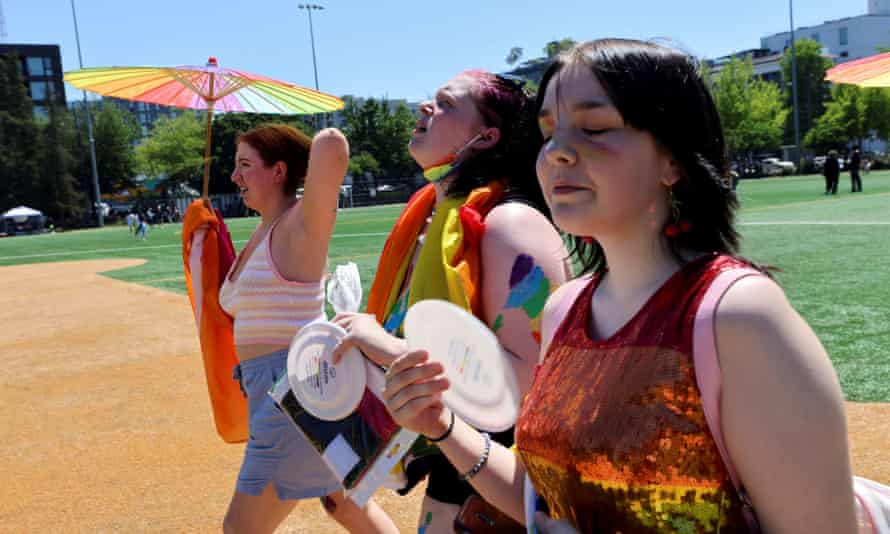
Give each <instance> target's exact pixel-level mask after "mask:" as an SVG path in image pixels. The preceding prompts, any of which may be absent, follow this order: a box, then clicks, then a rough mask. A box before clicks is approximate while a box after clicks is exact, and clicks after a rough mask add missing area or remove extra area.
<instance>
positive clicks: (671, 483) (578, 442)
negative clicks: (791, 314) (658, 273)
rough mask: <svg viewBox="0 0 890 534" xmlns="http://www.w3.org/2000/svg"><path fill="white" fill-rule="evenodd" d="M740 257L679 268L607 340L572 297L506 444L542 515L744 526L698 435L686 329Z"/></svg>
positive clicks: (679, 527) (675, 526) (681, 527)
mask: <svg viewBox="0 0 890 534" xmlns="http://www.w3.org/2000/svg"><path fill="white" fill-rule="evenodd" d="M744 265H745V264H743V263H742V262H740V261H738V260H736V259H734V258H731V257H728V256H715V255H710V256H706V257H703V258H699V259H697V260H695V261H692V262H690V263H688V264H687V265H685V266H684V267H683V268H682V269H680V270H679V271H678V272H676V273H675V274H674V275H673V276H672V277H671V278H669V279H668V280H667V281H666V282H665V283H664V284H663V285H662V286H661V287H660V288H659V289H658V290H657V291H656V292H655V293H654V294H653V295H652V296H651V297H650V299H649V300H648V301H647V302H646V304H645V305H644V306H643V307H642V308H641V309H640V310H639V311H638V312H637V314H636V315H635V316H634V317H633V318H631V319H630V320H629V321H628V322H627V323H626V324H625V325H624V326H622V327H621V328H620V329H619V330H618V331H617V332H616V333H615V334H613V335H612V336H611V337H609V338H608V339H603V340H595V339H592V337H591V336H590V334H589V333H588V326H587V325H589V324H591V321H590V319H591V313H592V311H591V307H590V302H591V297H592V296H593V294H594V292H595V291H596V289H597V286H598V284H599V282H600V280H601V276H596V277H594V278H593V280H591V282H590V284H589V285H588V286H587V287H586V288H585V289H584V290H583V291H582V292H581V294H580V295H579V297H578V299H577V300H576V302H575V303H574V304H573V305H572V308H571V310H570V311H569V313H568V314H567V315H566V319H565V320H564V321H563V323H562V324H561V325H560V326H559V328H558V329H557V331H556V333H555V335H554V338H553V341H552V343H551V344H550V347H549V349H548V352H547V356H546V359H545V360H544V362H543V363H542V364H541V365H540V366H539V368H538V370H537V371H536V376H535V380H534V383H533V385H532V389H531V392H530V393H529V395H528V397H527V398H526V399H525V402H524V403H523V406H522V410H521V413H520V416H519V420H518V422H517V424H516V444H517V448H518V451H519V454H520V456H521V458H522V461H523V463H524V464H525V466H526V468H527V470H528V474H529V477H530V478H531V481H532V483H533V485H534V487H535V489H536V490H537V491H538V493H539V494H540V495H541V497H542V498H543V499H544V500H545V501H546V503H547V505H548V506H549V509H550V514H551V516H553V517H555V518H560V519H564V520H567V521H569V522H570V523H572V524H573V525H575V527H576V528H578V529H579V530H580V531H581V532H610V533H611V532H621V533H625V534H627V533H636V532H671V533H673V532H676V533H699V532H721V533H730V532H747V527H746V526H745V521H744V519H743V517H742V514H741V505H740V501H739V499H738V496H737V494H736V493H735V491H734V489H733V486H732V481H731V480H730V478H729V474H728V473H727V471H726V468H725V466H724V464H723V461H722V460H721V459H720V453H719V451H718V449H717V446H716V444H715V443H714V439H713V437H712V435H711V433H710V431H709V430H708V425H707V422H706V420H705V416H704V412H703V410H702V404H701V398H700V394H699V389H698V386H697V384H696V380H695V370H694V368H693V358H692V334H693V332H692V329H693V324H694V320H695V314H696V311H697V310H698V306H699V304H700V302H701V299H702V297H703V296H704V293H705V291H706V290H707V288H708V287H709V285H710V283H711V282H712V281H713V279H714V278H715V277H716V275H717V274H719V273H720V272H721V271H723V270H725V269H732V268H738V267H742V266H744Z"/></svg>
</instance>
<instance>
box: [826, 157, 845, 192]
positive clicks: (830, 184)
mask: <svg viewBox="0 0 890 534" xmlns="http://www.w3.org/2000/svg"><path fill="white" fill-rule="evenodd" d="M822 174H824V175H825V194H826V195H828V194H831V195H836V194H837V182H838V179H839V178H840V174H841V166H840V163H838V161H837V151H836V150H830V151H829V152H828V157H827V158H825V168H824V169H823V170H822Z"/></svg>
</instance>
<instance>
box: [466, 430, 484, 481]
mask: <svg viewBox="0 0 890 534" xmlns="http://www.w3.org/2000/svg"><path fill="white" fill-rule="evenodd" d="M482 437H483V438H485V448H484V449H483V450H482V456H481V457H480V458H479V461H478V462H476V465H474V466H473V467H472V468H471V469H470V470H469V471H467V472H466V473H464V474H462V475H461V476H460V479H461V480H462V481H464V482H466V481H467V480H470V479H471V478H473V477H474V476H476V475H478V474H479V471H482V468H483V467H485V464H486V463H488V455H489V453H491V436H489V435H488V433H487V432H483V433H482Z"/></svg>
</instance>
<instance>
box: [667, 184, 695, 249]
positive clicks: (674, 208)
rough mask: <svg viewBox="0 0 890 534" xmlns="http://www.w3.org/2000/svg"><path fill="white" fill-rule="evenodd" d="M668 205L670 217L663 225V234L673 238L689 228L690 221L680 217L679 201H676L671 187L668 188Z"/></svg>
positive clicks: (690, 226)
mask: <svg viewBox="0 0 890 534" xmlns="http://www.w3.org/2000/svg"><path fill="white" fill-rule="evenodd" d="M668 205H669V206H670V210H671V218H670V220H669V221H668V223H667V224H665V225H664V235H665V236H666V237H667V238H669V239H673V238H675V237H677V236H678V235H680V234H685V233H686V232H688V231H689V230H691V229H692V223H690V222H689V221H687V220H686V219H680V203H679V202H677V198H676V197H675V196H674V188H673V187H669V188H668Z"/></svg>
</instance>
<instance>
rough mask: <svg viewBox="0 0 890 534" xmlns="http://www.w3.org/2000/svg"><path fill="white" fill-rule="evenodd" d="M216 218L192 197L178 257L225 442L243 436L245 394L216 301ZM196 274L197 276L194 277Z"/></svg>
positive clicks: (229, 324)
mask: <svg viewBox="0 0 890 534" xmlns="http://www.w3.org/2000/svg"><path fill="white" fill-rule="evenodd" d="M221 224H222V223H221V222H220V221H219V219H217V217H216V215H215V214H214V213H213V212H212V211H211V210H209V209H208V208H207V207H206V206H204V203H203V202H202V201H201V200H196V201H194V202H193V203H192V204H191V205H190V206H189V208H188V210H187V211H186V213H185V217H184V218H183V222H182V260H183V267H184V270H185V283H186V287H187V288H188V293H189V301H190V302H191V304H192V311H193V312H194V314H195V319H196V321H197V322H198V333H199V338H200V340H201V353H202V355H203V360H204V374H205V376H206V378H207V390H208V392H209V394H210V405H211V408H212V410H213V420H214V422H215V423H216V431H217V433H218V434H219V435H220V437H221V438H222V439H223V440H224V441H226V442H227V443H240V442H244V441H247V421H248V414H247V399H245V398H244V395H243V394H242V393H241V388H240V386H239V384H238V382H237V381H236V380H234V379H233V378H232V368H233V367H234V366H235V365H237V364H238V357H237V356H236V354H235V341H234V335H233V321H232V318H231V317H230V316H229V315H227V314H226V313H225V312H224V311H223V309H222V308H221V307H220V304H219V288H220V286H221V285H222V282H223V277H224V276H226V274H227V273H226V272H225V271H223V268H222V262H221V260H220V252H221V251H220V241H219V234H220V231H221V228H220V226H221ZM202 228H203V229H206V234H205V235H204V238H203V243H202V251H201V272H200V273H194V277H193V273H192V272H191V265H190V261H189V259H190V257H191V254H192V242H193V240H194V239H193V238H194V237H195V233H196V232H197V231H198V230H199V229H202ZM195 277H197V279H195ZM194 284H199V286H197V287H200V288H201V291H200V298H201V301H200V302H196V301H195V288H196V286H195V285H194Z"/></svg>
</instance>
